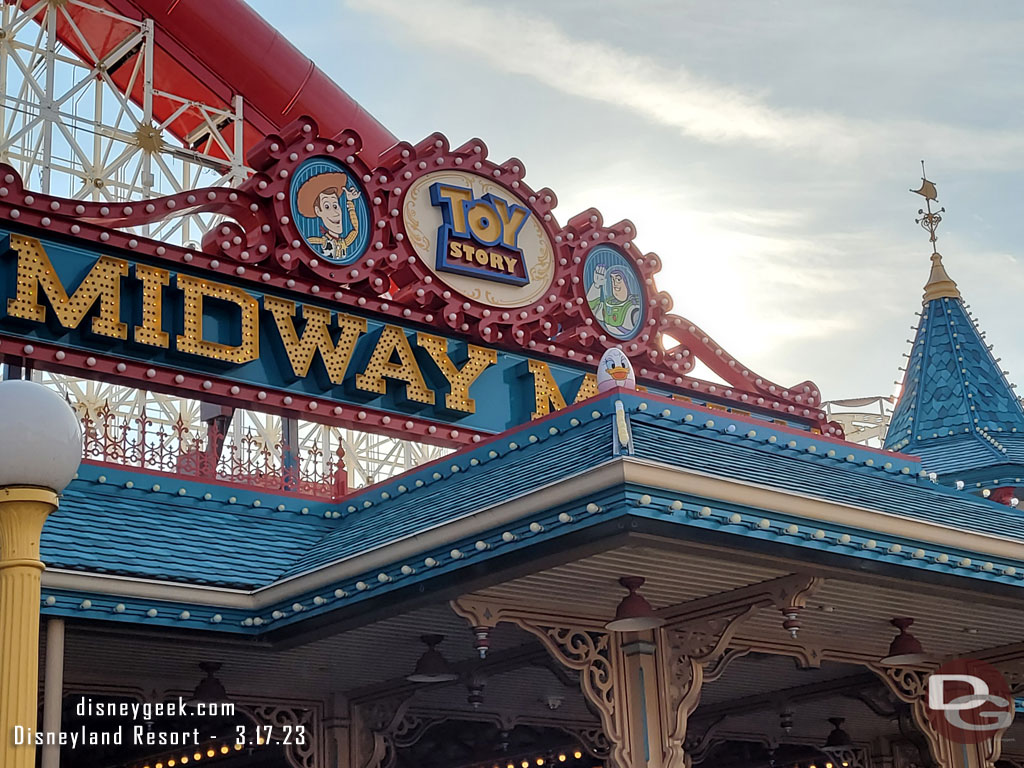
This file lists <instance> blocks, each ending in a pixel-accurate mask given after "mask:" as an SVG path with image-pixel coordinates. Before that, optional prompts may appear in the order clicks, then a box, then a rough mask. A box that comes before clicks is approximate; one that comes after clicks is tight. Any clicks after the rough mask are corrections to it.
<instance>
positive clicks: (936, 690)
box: [927, 659, 1014, 744]
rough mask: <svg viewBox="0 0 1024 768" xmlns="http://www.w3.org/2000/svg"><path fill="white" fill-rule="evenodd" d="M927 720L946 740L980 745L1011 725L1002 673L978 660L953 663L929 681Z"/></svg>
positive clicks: (1010, 701)
mask: <svg viewBox="0 0 1024 768" xmlns="http://www.w3.org/2000/svg"><path fill="white" fill-rule="evenodd" d="M927 711H928V719H929V720H930V721H931V724H932V727H933V728H934V729H935V730H936V731H937V732H938V733H939V734H941V735H942V736H943V737H944V738H945V739H947V740H948V741H951V742H953V743H956V744H979V743H981V742H983V741H986V740H988V739H991V738H992V737H993V736H995V735H996V734H997V733H998V732H1000V731H1003V730H1005V729H1007V728H1009V727H1010V723H1012V722H1013V714H1014V700H1013V696H1012V694H1011V693H1010V686H1009V684H1008V683H1007V682H1006V678H1005V677H1003V675H1002V673H1001V672H1000V671H999V670H998V669H996V668H995V667H993V666H992V665H991V664H986V663H985V662H984V661H978V660H977V659H955V660H954V661H950V662H947V663H946V664H943V665H942V666H941V667H939V668H938V669H937V670H935V671H934V672H933V673H932V674H931V675H930V676H929V677H928V704H927Z"/></svg>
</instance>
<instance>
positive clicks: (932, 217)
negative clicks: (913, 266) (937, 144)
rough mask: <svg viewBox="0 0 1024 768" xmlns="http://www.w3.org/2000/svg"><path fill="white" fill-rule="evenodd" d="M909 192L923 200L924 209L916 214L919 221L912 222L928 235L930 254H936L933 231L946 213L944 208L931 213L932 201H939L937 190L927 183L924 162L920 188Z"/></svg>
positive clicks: (919, 209)
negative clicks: (930, 246) (930, 247)
mask: <svg viewBox="0 0 1024 768" xmlns="http://www.w3.org/2000/svg"><path fill="white" fill-rule="evenodd" d="M910 191H911V192H913V193H915V194H918V195H920V196H921V197H923V198H924V204H925V207H924V208H918V209H917V213H918V214H919V215H920V216H921V218H920V219H914V222H915V223H917V224H920V225H921V227H922V228H923V229H924V230H925V231H926V232H927V233H928V239H929V240H931V243H932V253H937V251H936V249H935V241H936V239H937V238H936V236H935V230H937V229H938V228H939V223H940V222H941V221H942V214H943V213H945V212H946V209H945V208H939V210H937V211H932V201H933V200H934V201H935V202H938V201H939V193H938V190H936V189H935V184H934V183H932V182H930V181H928V176H927V174H925V171H924V160H922V161H921V188H920V189H912V190H910Z"/></svg>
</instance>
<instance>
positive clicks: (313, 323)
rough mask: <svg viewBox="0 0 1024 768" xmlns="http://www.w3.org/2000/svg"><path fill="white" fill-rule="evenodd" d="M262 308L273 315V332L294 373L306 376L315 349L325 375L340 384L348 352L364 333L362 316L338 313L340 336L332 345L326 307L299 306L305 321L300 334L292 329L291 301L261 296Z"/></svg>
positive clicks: (329, 318)
mask: <svg viewBox="0 0 1024 768" xmlns="http://www.w3.org/2000/svg"><path fill="white" fill-rule="evenodd" d="M263 308H264V309H266V310H268V311H269V312H271V313H272V314H273V315H274V322H276V323H277V331H278V333H279V334H280V336H281V342H282V343H283V344H284V348H285V351H286V352H287V353H288V361H289V362H290V363H291V365H292V370H293V371H294V372H295V375H296V376H308V375H309V366H310V365H312V363H313V357H314V356H315V355H316V352H317V350H319V351H320V357H321V359H323V361H324V367H326V368H327V376H328V377H329V378H330V380H331V381H332V382H334V383H335V384H341V381H342V379H344V378H345V371H347V370H348V363H349V360H351V359H352V351H353V350H354V349H355V348H356V340H358V338H359V336H360V334H363V333H365V332H366V321H365V320H364V319H362V318H361V317H352V315H346V314H344V313H340V312H339V313H338V325H339V326H341V336H340V338H339V339H338V344H337V346H335V344H334V341H333V340H332V339H331V333H330V325H331V312H330V310H327V309H324V308H322V307H311V306H308V305H305V304H302V305H300V312H301V314H302V319H303V320H305V321H306V326H305V327H304V328H303V329H302V336H301V337H300V336H299V335H298V334H297V333H296V332H295V302H294V301H289V300H288V299H281V298H278V297H276V296H264V297H263Z"/></svg>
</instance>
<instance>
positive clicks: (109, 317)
mask: <svg viewBox="0 0 1024 768" xmlns="http://www.w3.org/2000/svg"><path fill="white" fill-rule="evenodd" d="M11 247H12V248H13V249H14V250H15V251H17V253H18V278H17V282H18V288H17V293H16V294H15V296H14V298H13V299H8V300H7V313H8V314H9V315H10V316H11V317H20V318H21V319H23V320H34V321H35V322H37V323H42V322H45V321H46V307H44V306H43V305H42V304H40V303H39V290H40V289H42V292H43V295H45V296H46V298H47V300H48V301H49V302H50V306H52V307H53V312H54V314H55V315H56V316H57V320H58V322H60V324H61V325H62V326H64V327H65V328H77V327H78V326H79V325H81V324H82V321H83V320H84V319H85V316H86V314H88V312H89V310H91V309H92V308H93V306H94V305H95V304H96V302H97V301H98V302H99V305H100V309H99V313H98V314H97V315H96V317H94V318H93V319H92V330H93V333H98V334H101V335H103V336H111V337H113V338H115V339H127V338H128V326H127V325H125V324H124V323H122V322H121V321H120V314H121V278H122V277H126V276H127V275H128V262H126V261H122V260H121V259H114V258H111V257H110V256H101V257H100V258H99V260H98V261H97V262H96V263H95V264H94V265H93V266H92V269H90V270H89V274H87V275H86V276H85V278H83V280H82V282H81V283H79V284H78V288H76V289H75V291H74V292H73V293H72V294H71V296H68V294H67V291H66V290H65V289H64V286H63V285H62V284H61V282H60V278H58V277H57V271H56V270H55V269H54V268H53V264H51V263H50V259H49V258H48V257H47V255H46V251H45V250H43V245H42V243H40V242H39V241H38V240H36V239H35V238H32V237H22V236H20V235H11Z"/></svg>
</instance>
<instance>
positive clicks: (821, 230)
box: [248, 0, 1024, 399]
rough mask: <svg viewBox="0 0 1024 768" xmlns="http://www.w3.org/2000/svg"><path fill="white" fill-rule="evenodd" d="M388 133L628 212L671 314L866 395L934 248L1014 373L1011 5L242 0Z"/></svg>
mask: <svg viewBox="0 0 1024 768" xmlns="http://www.w3.org/2000/svg"><path fill="white" fill-rule="evenodd" d="M248 1H249V2H250V4H251V5H252V6H253V7H254V8H255V9H256V10H257V11H258V12H259V13H260V14H261V15H263V16H264V18H266V19H267V20H268V21H269V22H270V23H272V24H273V25H274V26H275V27H277V28H278V29H279V30H280V31H281V32H282V33H283V34H284V35H285V36H286V37H287V38H288V39H289V40H291V42H292V43H293V44H294V45H296V47H298V48H299V49H300V50H301V51H302V52H303V53H305V54H306V55H308V56H309V57H310V58H312V59H313V60H314V61H315V62H316V63H317V65H318V66H319V67H320V68H321V69H323V70H324V71H325V72H327V74H329V75H330V76H331V77H332V78H333V79H334V80H335V81H336V82H337V83H338V84H339V85H340V86H341V87H342V88H344V89H345V90H346V91H347V92H348V93H349V94H351V95H352V96H353V97H354V98H355V99H356V100H357V101H358V102H359V103H360V104H361V105H362V106H363V107H364V108H365V109H366V110H367V111H369V112H370V113H371V114H373V115H374V116H375V117H376V118H377V119H378V120H379V121H380V122H381V123H383V124H384V125H385V126H387V127H388V128H389V129H390V130H391V132H392V133H393V134H395V135H396V136H398V137H399V138H401V139H404V140H408V141H411V142H413V143H415V142H416V141H418V140H419V139H421V138H423V137H424V136H426V135H428V134H430V133H432V132H434V131H440V132H442V133H444V134H445V135H446V136H447V137H448V138H449V140H450V142H451V144H452V146H458V145H460V144H462V143H463V142H464V141H465V140H467V139H470V138H480V139H482V140H483V141H484V142H485V143H486V145H487V147H488V149H489V152H490V156H491V157H492V158H494V159H496V160H499V161H501V160H504V159H505V158H507V157H511V156H515V157H518V158H520V159H521V160H522V161H523V162H524V164H525V167H526V169H527V175H526V179H527V181H528V182H529V183H530V184H531V186H533V187H534V188H540V187H545V186H547V187H550V188H552V189H553V190H555V193H556V194H557V195H558V201H559V204H558V208H557V209H556V211H555V213H556V215H557V217H558V220H559V221H560V222H562V223H564V222H565V221H567V220H568V219H569V218H570V217H571V216H572V215H574V214H575V213H578V212H579V211H581V210H584V209H586V208H589V207H591V206H593V207H596V208H598V209H599V210H601V212H602V214H603V216H604V219H605V221H606V222H608V223H611V222H615V221H618V220H620V219H629V220H631V221H632V222H633V223H634V224H635V226H636V231H637V238H636V243H637V245H638V246H639V247H640V248H642V249H643V250H644V251H645V252H647V251H653V252H655V253H657V254H658V255H659V256H660V257H661V259H662V262H663V268H662V271H661V273H660V275H659V276H658V277H657V284H658V288H659V289H661V290H667V291H668V292H669V293H670V294H671V295H672V296H673V299H674V302H675V306H674V308H673V311H674V312H676V313H678V314H681V315H683V316H684V317H686V318H688V319H689V320H691V321H692V322H694V323H696V324H697V325H699V326H701V327H702V328H703V329H704V331H705V332H707V333H708V334H710V335H711V336H712V337H713V338H715V339H716V340H717V341H718V342H719V343H720V344H721V345H722V346H724V347H725V348H726V349H727V350H728V351H729V352H730V353H731V354H732V355H734V356H735V357H737V358H738V359H739V360H740V361H742V363H743V364H744V365H745V366H747V367H749V368H751V369H752V370H755V371H757V372H758V373H759V374H761V375H763V376H765V377H767V378H769V379H772V380H774V381H777V382H779V383H781V384H783V385H789V384H795V383H797V382H799V381H803V380H804V379H811V380H813V381H815V382H816V383H817V384H818V385H819V386H820V387H821V390H822V392H823V394H824V396H825V397H826V398H827V399H838V398H846V397H862V396H872V395H890V394H893V393H894V392H896V390H897V386H895V381H896V380H897V378H898V377H899V376H901V374H900V373H899V371H898V367H899V366H900V365H902V362H903V357H902V355H903V354H904V353H905V352H907V351H909V343H908V339H910V338H912V330H911V325H912V323H913V321H914V320H915V317H914V313H915V312H918V311H920V307H921V289H922V286H923V284H924V282H925V280H926V279H927V276H928V269H929V266H930V263H929V259H928V256H929V254H930V252H931V251H930V248H929V243H928V240H927V235H926V233H924V231H923V230H921V229H920V228H919V227H918V226H917V225H916V224H915V223H914V219H915V218H916V216H917V210H918V208H919V207H920V206H921V203H922V202H923V199H922V198H920V197H918V196H916V195H913V194H911V193H910V192H909V189H910V188H911V187H913V188H915V189H916V188H917V187H918V186H919V184H920V176H921V167H920V161H921V160H922V159H924V160H926V162H927V169H928V177H929V178H930V179H931V180H933V181H934V182H935V183H936V184H937V186H938V191H939V202H940V204H941V205H942V206H944V207H945V208H946V213H945V214H944V221H943V223H942V225H941V227H940V229H939V242H938V249H939V251H940V252H941V253H942V254H943V259H944V262H945V265H946V268H947V270H948V272H949V274H950V276H951V277H952V278H953V279H954V280H956V281H957V283H958V284H959V286H960V290H961V292H962V293H963V295H964V298H965V300H966V302H967V303H968V304H969V305H971V308H972V310H973V311H974V313H975V315H976V317H977V318H978V319H979V321H980V323H981V326H982V328H983V329H984V330H986V331H987V332H988V336H987V341H988V342H989V343H992V344H994V345H995V350H994V351H995V354H996V355H997V356H999V357H1001V358H1002V365H1003V367H1004V368H1006V369H1007V370H1009V372H1010V378H1011V380H1016V381H1019V382H1021V383H1022V386H1024V334H1021V333H1020V332H1019V330H1018V327H1019V320H1018V313H1017V306H1016V305H1017V301H1016V300H1017V297H1018V296H1019V295H1020V294H1021V292H1022V289H1024V261H1022V256H1024V249H1022V247H1021V243H1022V239H1024V238H1022V233H1021V228H1020V226H1019V222H1020V221H1021V206H1022V192H1024V130H1022V116H1024V54H1022V53H1021V49H1020V40H1021V39H1022V37H1024V5H1021V4H1019V3H1016V2H1008V1H1001V0H991V1H990V2H987V3H984V4H981V3H969V4H966V3H961V2H953V1H948V0H933V1H932V2H927V3H925V2H904V3H892V2H889V1H888V0H858V2H856V3H850V2H845V1H844V2H836V1H834V0H792V1H791V2H778V1H773V0H730V1H729V2H706V0H699V1H698V0H589V1H588V2H583V0H546V1H544V2H542V1H540V0H517V2H508V1H507V0H503V1H502V2H496V1H492V0H430V2H425V1H422V2H421V1H420V0H359V2H349V1H348V0H297V1H293V2H281V1H280V0H248Z"/></svg>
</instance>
